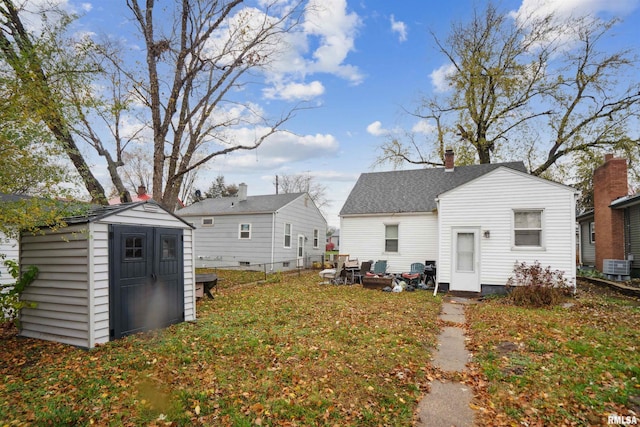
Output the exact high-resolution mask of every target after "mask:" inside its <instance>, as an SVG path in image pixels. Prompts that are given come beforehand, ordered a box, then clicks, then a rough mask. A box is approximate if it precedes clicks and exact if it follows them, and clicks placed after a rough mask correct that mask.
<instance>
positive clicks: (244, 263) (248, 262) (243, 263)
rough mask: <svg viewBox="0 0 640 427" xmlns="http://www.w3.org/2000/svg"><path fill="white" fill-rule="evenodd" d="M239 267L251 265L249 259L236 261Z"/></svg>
mask: <svg viewBox="0 0 640 427" xmlns="http://www.w3.org/2000/svg"><path fill="white" fill-rule="evenodd" d="M238 265H239V266H240V267H251V261H238Z"/></svg>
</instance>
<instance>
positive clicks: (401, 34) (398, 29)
mask: <svg viewBox="0 0 640 427" xmlns="http://www.w3.org/2000/svg"><path fill="white" fill-rule="evenodd" d="M391 31H393V32H394V33H398V40H400V42H404V41H407V25H406V24H405V23H404V22H402V21H396V19H395V17H394V16H393V15H391Z"/></svg>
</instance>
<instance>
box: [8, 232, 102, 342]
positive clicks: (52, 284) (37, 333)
mask: <svg viewBox="0 0 640 427" xmlns="http://www.w3.org/2000/svg"><path fill="white" fill-rule="evenodd" d="M44 233H45V235H41V234H36V235H32V234H29V233H24V234H23V235H22V238H21V255H20V263H21V268H22V270H23V271H24V270H26V268H28V266H30V265H35V266H37V267H38V270H39V273H38V277H37V278H36V280H35V281H34V282H33V283H32V284H31V285H29V286H28V287H27V289H26V290H25V291H24V293H23V299H25V300H26V301H32V302H35V303H36V307H35V308H25V309H23V310H22V313H21V315H20V322H21V331H20V334H21V335H22V336H25V337H31V338H42V339H46V340H52V341H58V342H62V343H65V344H72V345H76V346H80V347H89V346H90V343H89V323H90V319H89V290H88V283H87V278H88V271H89V270H88V261H87V255H88V240H87V236H88V233H87V229H86V225H77V226H70V227H66V228H63V229H60V230H58V231H50V230H49V231H45V232H44Z"/></svg>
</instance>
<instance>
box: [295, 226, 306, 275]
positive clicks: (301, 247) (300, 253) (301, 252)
mask: <svg viewBox="0 0 640 427" xmlns="http://www.w3.org/2000/svg"><path fill="white" fill-rule="evenodd" d="M296 260H297V264H296V266H297V267H298V268H302V267H304V236H303V235H302V234H298V252H297V258H296Z"/></svg>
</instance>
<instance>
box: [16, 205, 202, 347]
mask: <svg viewBox="0 0 640 427" xmlns="http://www.w3.org/2000/svg"><path fill="white" fill-rule="evenodd" d="M65 222H66V224H67V226H66V227H60V228H56V229H43V230H41V231H42V232H41V233H36V234H33V233H22V235H21V240H20V265H21V267H22V268H23V269H26V268H27V267H28V266H30V265H35V266H37V267H38V270H39V272H38V276H37V278H36V280H35V281H34V282H33V283H31V284H30V285H29V286H28V287H27V288H26V290H25V291H24V293H23V295H22V297H23V298H24V299H25V300H27V301H32V302H35V303H36V306H35V307H34V308H24V309H22V311H21V314H20V335H22V336H25V337H31V338H40V339H45V340H51V341H58V342H62V343H66V344H72V345H75V346H79V347H84V348H92V347H94V346H95V345H96V344H101V343H105V342H107V341H110V340H113V339H118V338H120V337H123V336H125V335H129V334H133V333H136V332H140V331H145V330H149V329H156V328H161V327H165V326H168V325H170V324H173V323H178V322H182V321H188V320H195V318H196V309H195V299H196V296H195V272H194V261H193V238H192V232H193V227H191V226H190V225H189V224H188V223H186V222H185V221H184V220H182V219H181V218H179V217H178V216H176V215H174V214H172V213H171V212H168V211H167V210H165V209H164V208H162V207H161V206H159V205H158V204H156V203H155V202H153V201H146V202H144V201H143V202H137V203H127V204H121V205H114V206H102V207H95V208H93V209H92V210H91V211H90V212H89V213H88V214H87V215H83V216H78V217H71V218H66V219H65Z"/></svg>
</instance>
